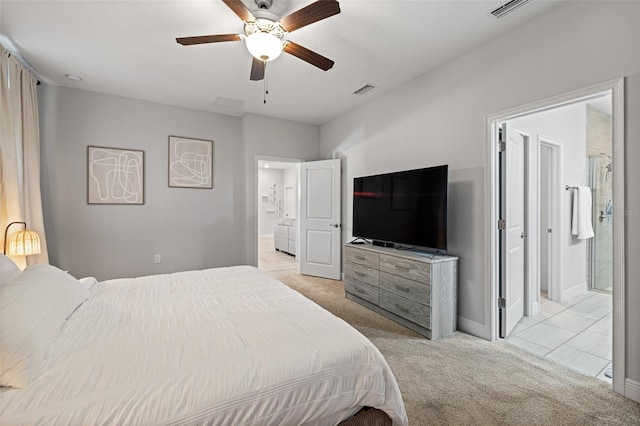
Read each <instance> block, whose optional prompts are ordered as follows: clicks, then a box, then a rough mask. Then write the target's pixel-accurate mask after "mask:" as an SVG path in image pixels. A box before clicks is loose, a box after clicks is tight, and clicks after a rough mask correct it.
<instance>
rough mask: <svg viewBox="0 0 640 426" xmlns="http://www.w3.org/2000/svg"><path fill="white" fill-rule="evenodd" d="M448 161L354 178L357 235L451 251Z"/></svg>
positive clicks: (434, 249) (432, 249)
mask: <svg viewBox="0 0 640 426" xmlns="http://www.w3.org/2000/svg"><path fill="white" fill-rule="evenodd" d="M448 169H449V167H448V165H443V166H436V167H428V168H424V169H416V170H406V171H400V172H394V173H386V174H381V175H375V176H364V177H356V178H354V180H353V236H354V237H357V238H358V237H359V238H364V239H369V240H373V241H374V243H378V244H379V243H380V242H384V243H396V244H401V245H409V246H416V247H415V248H417V249H425V250H427V251H439V252H446V251H447V189H448Z"/></svg>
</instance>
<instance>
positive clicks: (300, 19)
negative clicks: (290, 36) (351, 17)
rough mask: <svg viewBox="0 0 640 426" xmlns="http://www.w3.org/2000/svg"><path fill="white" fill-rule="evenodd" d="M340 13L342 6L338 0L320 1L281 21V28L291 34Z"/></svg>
mask: <svg viewBox="0 0 640 426" xmlns="http://www.w3.org/2000/svg"><path fill="white" fill-rule="evenodd" d="M338 13H340V5H339V4H338V2H337V1H336V0H318V1H316V2H315V3H311V4H310V5H309V6H306V7H303V8H302V9H300V10H297V11H295V12H293V13H291V14H289V15H287V16H285V17H284V18H282V19H280V26H281V27H282V29H283V30H285V31H287V32H289V33H290V32H291V31H295V30H297V29H299V28H302V27H305V26H307V25H309V24H313V23H314V22H318V21H321V20H323V19H325V18H328V17H330V16H333V15H337V14H338Z"/></svg>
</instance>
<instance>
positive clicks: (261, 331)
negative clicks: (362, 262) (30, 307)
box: [0, 266, 407, 425]
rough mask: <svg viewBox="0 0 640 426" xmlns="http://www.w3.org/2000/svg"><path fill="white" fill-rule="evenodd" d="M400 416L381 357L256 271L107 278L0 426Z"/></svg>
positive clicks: (320, 421)
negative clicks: (376, 411) (372, 413)
mask: <svg viewBox="0 0 640 426" xmlns="http://www.w3.org/2000/svg"><path fill="white" fill-rule="evenodd" d="M362 406H372V407H376V408H380V409H382V410H384V411H385V412H386V413H387V414H388V415H389V416H390V417H391V418H392V419H393V420H394V422H397V423H398V424H402V425H406V424H407V417H406V412H405V409H404V405H403V403H402V397H401V395H400V392H399V389H398V385H397V383H396V381H395V379H394V377H393V375H392V373H391V371H390V369H389V366H388V365H387V363H386V361H385V360H384V358H383V357H382V355H381V354H380V352H379V351H378V349H377V348H376V347H375V346H373V344H371V342H369V340H368V339H367V338H365V337H364V336H363V335H361V334H360V333H359V332H358V331H356V330H355V329H353V328H352V327H351V326H349V325H348V324H346V323H345V322H344V321H342V320H341V319H339V318H337V317H335V316H334V315H332V314H331V313H329V312H327V311H326V310H324V309H323V308H321V307H319V306H318V305H316V304H315V303H313V302H311V301H310V300H308V299H307V298H305V297H304V296H302V295H300V294H299V293H297V292H295V291H294V290H292V289H290V288H288V287H287V286H285V285H283V284H282V283H280V282H279V281H277V280H275V279H273V278H271V277H269V276H267V275H266V274H264V273H262V272H260V271H259V270H257V269H256V268H253V267H249V266H238V267H230V268H218V269H209V270H204V271H192V272H182V273H176V274H169V275H156V276H148V277H142V278H137V279H123V280H111V281H105V282H101V283H98V284H95V285H94V286H93V287H92V288H91V297H90V298H89V300H87V301H86V302H85V303H84V304H83V305H82V306H80V308H78V310H77V311H76V312H75V313H74V314H73V315H72V316H71V317H70V318H69V319H68V320H67V322H66V324H65V325H64V327H63V329H62V330H61V332H60V334H59V336H58V338H57V340H56V341H55V343H54V344H53V346H52V347H51V348H50V351H49V352H48V354H47V358H46V361H45V366H44V371H43V373H42V375H41V376H40V377H38V378H37V379H36V380H35V381H34V382H32V383H31V384H29V386H27V387H26V388H25V389H15V390H5V391H4V392H1V393H0V424H56V425H75V424H78V425H79V424H92V425H93V424H115V425H130V424H131V425H133V424H145V425H150V424H153V425H157V424H191V423H200V424H202V423H207V424H215V425H267V424H270V425H297V424H316V425H331V424H336V423H338V422H339V421H341V420H343V419H344V418H346V417H348V416H349V415H351V414H353V413H355V412H356V411H357V410H358V409H359V408H360V407H362Z"/></svg>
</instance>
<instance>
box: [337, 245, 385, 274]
mask: <svg viewBox="0 0 640 426" xmlns="http://www.w3.org/2000/svg"><path fill="white" fill-rule="evenodd" d="M344 260H346V261H347V262H351V263H357V264H359V265H364V266H369V267H371V268H376V269H377V268H378V264H379V262H380V255H379V254H378V253H374V252H372V251H368V250H361V249H357V248H355V247H349V246H345V248H344Z"/></svg>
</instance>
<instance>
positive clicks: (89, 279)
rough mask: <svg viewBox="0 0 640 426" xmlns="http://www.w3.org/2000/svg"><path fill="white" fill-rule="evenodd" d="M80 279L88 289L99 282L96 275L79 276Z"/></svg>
mask: <svg viewBox="0 0 640 426" xmlns="http://www.w3.org/2000/svg"><path fill="white" fill-rule="evenodd" d="M78 281H80V283H81V284H82V285H83V286H85V287H86V288H88V289H89V288H91V287H92V286H93V285H94V284H97V283H98V280H97V279H96V278H95V277H85V278H78Z"/></svg>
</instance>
